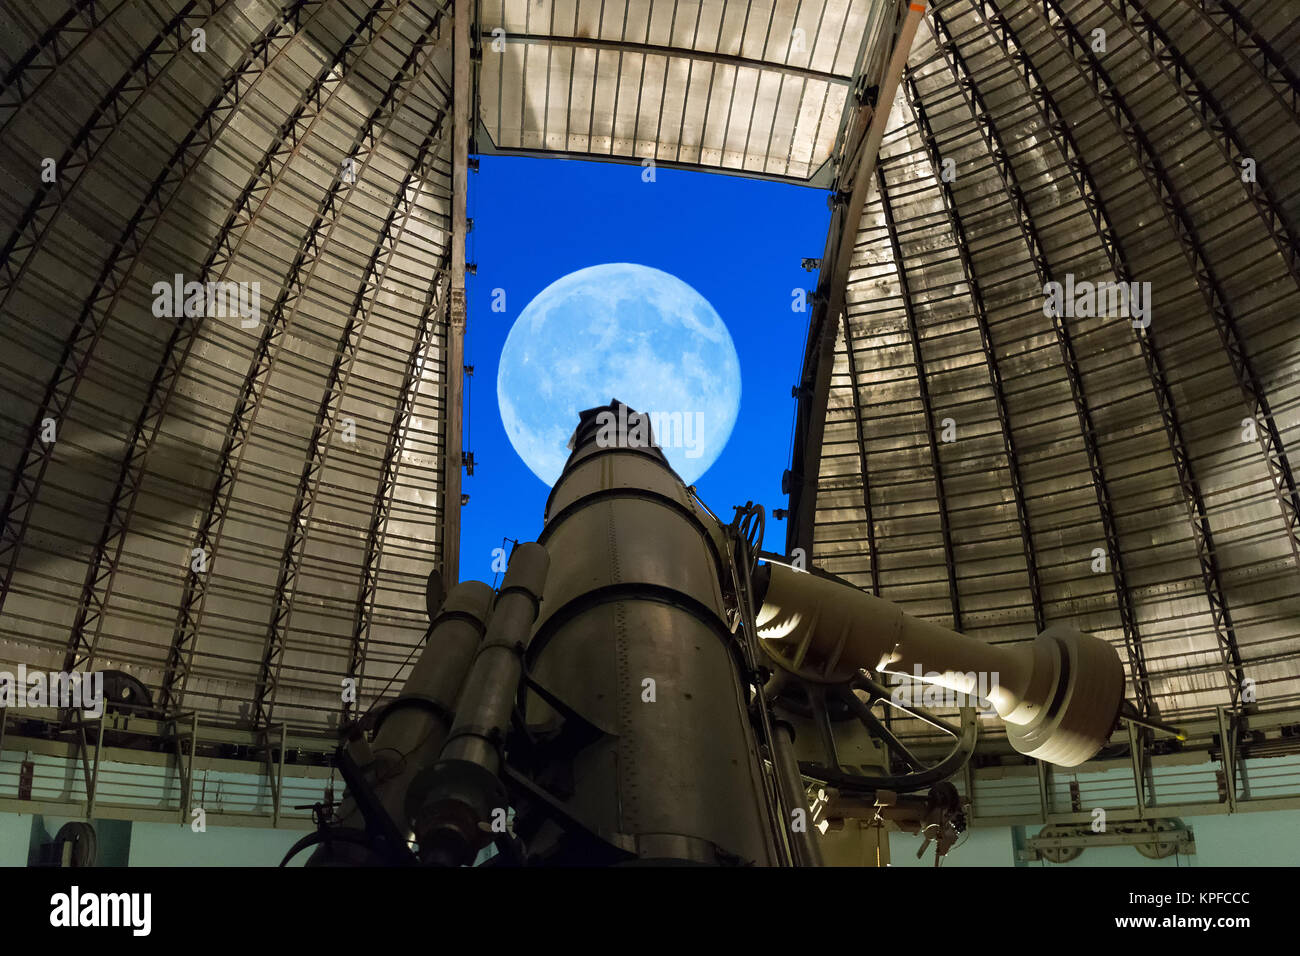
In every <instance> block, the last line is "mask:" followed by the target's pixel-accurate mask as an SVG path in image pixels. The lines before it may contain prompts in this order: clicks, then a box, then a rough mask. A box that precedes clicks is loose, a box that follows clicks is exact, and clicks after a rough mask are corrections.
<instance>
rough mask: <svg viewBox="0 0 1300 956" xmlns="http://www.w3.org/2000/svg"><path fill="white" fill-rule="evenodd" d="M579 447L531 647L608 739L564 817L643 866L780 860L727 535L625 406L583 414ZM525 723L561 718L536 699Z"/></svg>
mask: <svg viewBox="0 0 1300 956" xmlns="http://www.w3.org/2000/svg"><path fill="white" fill-rule="evenodd" d="M571 447H572V449H573V450H572V454H571V455H570V457H569V461H568V463H567V464H566V465H565V468H564V472H563V473H562V474H561V476H560V479H559V481H558V482H556V485H555V487H554V489H553V490H552V492H551V497H550V500H549V501H548V502H547V508H546V527H545V530H544V531H543V532H542V535H541V537H540V539H539V540H540V541H541V542H542V543H544V544H545V545H546V550H547V551H548V552H549V553H550V555H551V568H550V574H549V576H548V577H547V579H546V593H545V597H544V599H543V601H542V613H541V615H540V617H539V618H538V621H537V627H536V630H535V631H534V634H533V639H532V642H531V644H530V645H529V647H528V652H527V659H528V662H529V668H530V671H531V673H532V674H533V676H534V677H535V678H536V680H537V681H538V683H539V684H540V685H541V686H542V687H544V688H546V689H547V690H548V691H549V692H550V693H551V694H553V695H555V696H556V697H557V698H558V699H559V700H561V701H563V702H564V703H565V704H566V705H567V706H568V707H569V708H571V709H572V710H574V711H576V712H577V713H578V714H581V715H582V716H583V717H585V718H586V719H587V720H588V721H590V722H591V723H592V724H594V725H595V726H597V727H599V728H601V729H603V730H604V731H605V732H606V736H605V737H604V738H603V739H601V740H599V741H597V742H596V743H595V744H592V745H591V746H589V747H587V748H586V749H585V750H583V751H582V752H580V753H579V754H578V755H577V756H576V757H575V758H574V764H573V779H572V784H571V787H570V788H569V789H571V792H572V797H571V798H570V799H569V801H568V806H569V809H570V811H571V812H572V813H573V814H574V815H575V816H576V817H577V818H579V819H581V820H582V821H583V822H584V823H585V824H586V825H587V826H588V827H589V828H590V829H591V830H592V831H594V832H596V833H599V834H601V835H602V837H604V838H605V839H606V840H607V841H609V842H611V843H614V844H615V845H618V846H620V847H622V848H623V849H624V850H626V851H628V852H630V853H632V854H634V855H635V856H636V857H637V858H639V859H640V860H645V861H651V860H653V861H659V862H694V863H706V864H708V863H742V864H743V863H757V864H760V865H770V864H772V863H774V862H775V858H774V852H773V851H772V849H771V847H770V837H769V834H770V833H771V832H772V827H771V821H770V820H769V819H768V814H767V810H766V805H765V804H764V802H763V800H762V797H761V796H760V795H761V793H762V783H761V778H760V776H759V774H760V772H761V771H760V768H759V766H758V762H757V760H756V758H755V751H756V746H755V742H754V739H753V736H752V734H751V731H750V727H749V720H748V716H747V712H746V703H745V697H744V694H743V691H742V687H741V685H740V679H739V672H738V669H737V666H736V663H735V660H734V658H733V656H732V651H731V642H732V640H733V638H732V636H731V634H730V631H729V629H728V627H727V626H726V624H725V623H724V620H723V607H724V605H723V597H722V591H721V586H720V584H719V551H718V549H719V547H721V544H720V540H719V539H720V529H718V528H717V523H716V521H714V520H713V519H712V518H710V517H708V516H707V515H703V514H701V513H700V512H699V511H698V510H697V506H696V505H695V503H694V502H693V501H692V499H691V496H690V495H689V494H688V492H687V491H686V489H685V487H684V486H683V485H682V482H681V479H680V478H678V477H677V475H676V474H675V473H674V472H673V470H672V468H671V467H669V465H668V462H667V460H666V459H665V458H664V455H663V452H662V451H660V449H659V448H658V447H655V445H654V444H653V438H652V437H651V436H650V435H649V423H648V420H645V419H643V418H642V416H640V415H638V414H637V413H636V412H632V411H630V410H629V409H628V408H627V407H626V406H620V404H619V403H618V402H614V403H613V404H611V405H609V406H606V407H603V408H595V409H590V410H588V411H585V412H583V413H582V417H581V422H580V424H579V426H578V428H577V430H576V431H575V433H574V436H573V441H572V443H571ZM715 535H717V537H715ZM526 719H527V721H528V723H529V725H530V726H532V727H534V728H535V729H536V730H537V731H538V732H545V731H546V729H547V728H548V727H550V728H554V727H555V726H557V725H558V722H559V720H560V718H559V715H557V714H556V712H555V711H554V710H553V709H552V708H551V707H549V706H548V705H546V704H545V703H544V702H543V701H541V700H540V699H539V698H538V697H537V696H536V695H530V697H529V701H528V707H527V713H526Z"/></svg>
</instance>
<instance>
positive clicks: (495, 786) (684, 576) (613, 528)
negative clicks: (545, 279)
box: [290, 400, 1124, 866]
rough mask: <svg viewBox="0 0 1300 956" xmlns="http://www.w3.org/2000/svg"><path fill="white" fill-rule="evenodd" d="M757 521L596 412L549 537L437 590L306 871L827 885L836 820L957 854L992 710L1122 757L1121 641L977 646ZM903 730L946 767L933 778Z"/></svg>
mask: <svg viewBox="0 0 1300 956" xmlns="http://www.w3.org/2000/svg"><path fill="white" fill-rule="evenodd" d="M764 520H765V516H764V514H763V510H762V509H761V508H760V507H757V506H754V505H753V504H752V503H749V504H746V505H744V506H740V507H738V508H737V509H736V515H735V517H734V519H733V520H732V521H731V522H730V523H726V524H724V523H723V521H722V520H721V519H720V518H718V517H717V516H716V515H715V514H714V513H713V512H712V511H711V510H709V508H708V507H707V506H706V505H705V504H704V503H703V502H702V501H701V500H700V499H699V498H698V497H697V496H696V494H695V491H694V489H693V488H688V487H687V486H686V485H684V484H683V482H682V481H681V479H680V478H679V477H678V476H677V474H676V473H675V472H674V471H673V469H672V468H671V466H670V465H669V463H668V460H667V459H666V457H665V456H664V454H663V452H662V450H661V449H660V448H659V447H658V446H657V445H656V443H655V441H654V437H653V433H652V431H651V429H650V427H649V422H648V416H645V415H642V414H640V413H637V412H635V411H632V410H630V409H628V408H627V407H626V406H625V405H623V404H622V403H621V402H619V401H617V400H612V401H611V403H610V404H609V405H606V406H601V407H599V408H593V409H588V410H587V411H584V412H582V413H581V415H580V418H579V422H578V424H577V427H576V430H575V431H574V433H573V437H572V438H571V440H570V455H569V458H568V461H567V463H566V465H565V468H564V470H563V472H562V473H561V475H560V478H559V480H558V481H557V482H556V484H555V486H554V487H553V489H552V491H551V493H550V497H549V498H548V500H547V504H546V512H545V525H544V528H543V530H542V532H541V535H540V536H539V538H538V540H537V541H536V542H529V543H524V544H519V545H517V546H516V547H515V549H514V551H513V553H512V554H511V556H510V561H509V565H508V568H507V570H506V572H505V577H504V579H503V581H502V584H501V587H500V589H499V590H497V591H496V592H495V593H494V592H493V590H492V588H491V587H489V586H488V585H487V584H484V583H481V582H476V581H467V582H462V583H459V584H455V585H454V586H453V587H451V588H450V589H449V590H448V592H447V593H446V595H445V598H442V599H441V600H438V598H437V595H438V594H439V592H440V588H438V587H436V586H434V587H431V594H433V595H435V597H434V598H432V599H431V600H430V605H431V607H430V612H431V617H432V619H431V623H430V628H429V630H428V632H427V637H426V641H425V643H424V646H423V648H422V651H421V653H420V656H419V658H418V660H417V661H416V663H415V665H414V667H413V668H412V671H411V673H410V676H409V678H408V679H407V681H406V683H405V685H404V686H403V688H402V690H401V693H400V694H399V695H398V697H397V698H396V699H394V700H393V701H392V702H390V703H388V704H387V706H385V707H384V708H383V709H382V711H380V713H379V714H378V716H377V718H376V720H375V721H374V723H373V725H372V726H371V727H370V728H369V735H367V733H365V732H363V731H362V730H361V728H360V727H356V726H354V727H353V728H351V729H350V731H348V733H347V739H346V740H345V741H344V743H343V744H341V746H340V750H339V754H338V759H337V765H338V767H339V769H340V771H341V772H342V773H343V776H344V778H345V780H346V781H347V785H348V790H347V796H346V799H345V801H344V802H343V804H342V806H341V807H340V808H339V810H338V813H337V815H336V817H335V818H334V819H331V820H328V821H322V825H321V828H320V830H319V831H318V832H317V833H315V834H312V835H311V836H309V837H307V838H305V839H304V840H303V841H300V843H299V845H298V846H297V847H295V848H294V850H292V851H291V852H290V855H291V856H292V855H294V854H295V853H297V852H299V851H300V850H302V849H306V848H307V847H313V846H314V847H315V850H314V853H313V855H312V857H311V859H310V861H309V862H310V865H317V866H344V865H360V864H366V865H374V864H391V865H428V866H466V865H474V864H476V863H478V864H479V865H494V866H502V865H566V864H584V865H628V864H702V865H758V866H791V865H806V866H814V865H821V864H823V863H824V862H826V857H827V854H826V852H825V850H826V846H827V845H829V844H828V841H830V840H831V839H832V837H833V835H832V834H829V833H828V832H827V831H828V830H830V829H831V827H830V826H829V822H830V821H829V819H828V817H827V816H826V811H827V808H828V807H830V806H832V805H839V806H841V807H843V806H856V807H858V808H859V809H858V810H857V811H856V812H857V813H859V814H860V815H864V817H865V818H870V819H871V820H874V821H875V822H877V823H881V824H883V823H884V822H885V821H888V822H890V823H891V824H894V825H896V826H897V827H899V828H900V829H903V830H910V831H911V832H916V833H924V834H927V844H928V840H929V839H930V838H934V837H935V834H938V840H939V851H940V852H943V851H944V850H946V848H947V846H950V845H951V843H952V838H953V837H954V836H955V834H956V833H959V832H961V830H962V828H963V826H964V820H963V814H962V810H961V801H960V797H959V795H958V794H957V792H956V789H955V787H954V786H953V785H952V784H951V783H949V782H948V781H949V778H951V777H953V776H954V775H956V774H958V773H959V772H960V771H961V770H962V769H963V768H964V767H965V765H966V764H967V762H968V761H969V760H970V759H971V756H972V754H973V752H974V748H975V743H976V739H977V735H978V730H979V725H980V719H979V717H978V716H977V714H976V712H977V711H978V710H980V709H983V710H984V711H986V712H988V713H989V714H990V715H991V714H992V713H994V712H995V713H996V715H997V717H998V718H1000V720H1001V722H1002V723H1003V725H1004V726H1005V730H1006V735H1007V739H1008V740H1009V742H1010V744H1011V746H1012V747H1014V748H1015V749H1016V750H1017V751H1019V752H1020V753H1022V754H1024V755H1025V756H1026V757H1032V758H1035V759H1038V760H1042V761H1046V762H1050V763H1053V764H1058V765H1061V766H1067V767H1070V766H1077V765H1078V764H1080V763H1082V762H1084V761H1086V760H1088V759H1090V758H1091V757H1092V756H1094V755H1095V754H1096V753H1097V752H1098V750H1099V749H1100V748H1101V747H1102V746H1103V745H1104V744H1105V743H1106V741H1107V739H1108V738H1109V736H1110V734H1111V733H1112V731H1113V730H1114V728H1115V726H1116V725H1117V723H1118V720H1119V718H1120V711H1121V706H1122V704H1123V703H1124V672H1123V668H1122V666H1121V664H1120V660H1119V657H1118V655H1117V653H1116V651H1115V649H1114V648H1113V647H1111V645H1109V644H1108V643H1106V642H1105V641H1103V640H1101V639H1099V638H1097V637H1094V636H1092V635H1089V634H1086V633H1083V632H1081V631H1078V630H1075V629H1073V628H1070V627H1068V626H1067V625H1066V624H1064V623H1056V624H1053V625H1051V626H1049V627H1048V628H1047V629H1046V630H1044V631H1043V632H1042V633H1041V634H1040V635H1039V636H1038V637H1037V638H1036V639H1035V640H1033V641H1031V642H1027V643H1019V644H1015V645H997V644H993V643H989V642H986V641H983V640H980V639H976V638H972V637H967V636H964V635H962V634H959V633H957V632H955V631H952V630H949V629H947V628H944V627H941V626H939V625H937V624H935V623H933V622H930V621H923V620H919V619H917V618H915V617H912V616H910V615H908V614H906V613H905V612H904V611H903V610H901V609H900V608H899V607H898V606H897V605H895V604H892V603H890V602H888V601H885V600H882V599H880V598H878V597H876V596H874V595H871V594H868V593H865V592H863V591H861V590H859V589H858V588H856V587H853V586H852V585H850V584H848V583H846V582H843V581H840V580H838V579H836V578H834V577H833V576H831V575H827V574H825V573H822V572H819V571H818V570H816V569H815V568H803V567H801V566H800V562H799V561H794V560H790V559H789V558H787V557H785V556H779V555H770V554H767V553H766V552H762V547H761V546H762V535H763V525H764ZM889 677H892V678H893V679H894V680H895V681H896V684H895V689H894V691H890V690H889V689H888V688H887V687H886V686H885V685H884V684H882V683H881V681H882V680H884V679H887V678H889ZM904 677H906V678H909V679H910V678H913V677H919V679H920V681H921V683H922V684H924V685H925V686H926V687H927V688H933V689H935V690H936V691H939V692H942V693H943V694H945V695H948V696H951V695H957V697H958V699H959V700H961V704H960V705H959V707H958V710H959V711H960V715H961V716H960V719H959V720H958V722H956V723H954V722H953V721H952V720H950V719H945V718H944V717H941V716H938V715H936V714H933V713H930V712H928V711H927V710H926V709H925V707H923V706H915V705H914V703H913V702H909V701H907V700H901V699H900V695H899V694H898V693H897V691H898V688H899V686H900V685H899V684H898V683H897V681H899V680H901V679H902V678H904ZM906 686H908V687H909V688H910V687H911V685H910V684H907V685H906ZM912 697H913V700H915V699H918V698H922V695H921V694H920V693H914V694H913V695H912ZM945 699H947V698H946V697H945ZM891 711H897V712H899V713H900V716H901V717H902V718H904V719H911V720H913V721H917V720H919V721H921V722H922V725H923V726H926V727H928V728H930V729H931V730H933V731H934V732H937V733H938V734H940V735H941V736H947V737H949V738H951V741H952V743H951V748H950V750H949V751H948V752H947V753H946V755H944V754H941V755H940V757H939V759H937V760H935V761H932V762H931V761H927V760H925V759H923V758H922V756H921V755H920V754H919V748H917V747H915V745H912V744H908V743H907V742H906V741H904V740H902V739H901V738H900V737H899V735H898V734H895V733H894V732H893V730H891V729H890V720H889V717H888V714H889V713H890V712H891ZM837 728H838V729H837ZM846 728H848V729H846Z"/></svg>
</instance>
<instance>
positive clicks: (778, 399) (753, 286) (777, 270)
mask: <svg viewBox="0 0 1300 956" xmlns="http://www.w3.org/2000/svg"><path fill="white" fill-rule="evenodd" d="M642 172H643V170H642V168H641V167H640V166H629V165H619V164H607V163H585V162H576V161H570V160H558V159H526V158H521V157H491V156H485V157H483V158H482V159H481V160H480V168H479V172H478V173H477V174H475V173H471V174H470V192H469V215H470V217H471V218H472V219H473V220H474V229H473V231H472V232H471V233H470V235H469V248H468V258H469V259H470V261H471V262H475V263H477V265H478V274H477V275H473V276H467V277H466V284H467V287H468V295H469V330H468V335H467V337H466V343H465V355H466V358H465V361H466V363H467V364H470V365H473V366H474V376H473V379H472V381H471V382H469V383H468V387H467V401H468V403H469V412H468V415H467V428H468V433H467V436H466V437H467V442H466V446H465V447H466V448H467V449H468V450H470V451H473V452H474V458H475V462H476V467H475V472H474V476H473V477H469V476H466V477H464V479H463V482H464V489H463V490H464V491H465V492H466V493H468V494H469V495H470V503H469V504H468V505H467V506H466V507H465V508H464V510H463V512H462V518H461V522H462V530H461V564H460V568H461V570H460V576H461V578H462V579H471V578H477V579H480V580H486V581H492V580H493V572H492V549H493V548H497V547H500V546H501V542H502V538H503V537H509V538H515V539H518V540H520V541H527V540H532V539H534V538H536V536H537V535H538V534H539V533H540V532H541V529H542V513H543V510H544V508H545V506H546V496H547V494H548V493H549V492H550V489H549V488H547V487H546V486H545V485H544V484H542V482H541V481H540V480H539V479H538V478H537V477H536V476H534V475H533V473H532V472H531V471H529V469H528V466H527V465H525V464H524V463H523V461H522V459H520V458H519V456H518V455H517V454H516V453H515V450H514V448H513V447H512V446H511V444H510V439H509V438H507V437H506V433H505V428H504V427H503V426H502V424H501V415H500V412H499V410H498V408H497V399H496V381H497V363H498V361H499V359H500V356H501V348H502V346H503V345H504V344H505V340H506V336H507V335H508V334H509V332H510V328H511V326H513V325H514V322H515V320H516V319H517V318H518V317H519V313H520V312H522V311H523V309H524V307H525V306H526V305H527V304H528V303H529V302H530V301H531V300H532V298H533V296H535V295H536V294H537V293H538V292H540V291H541V290H542V289H544V288H546V286H548V285H550V284H551V283H552V282H554V281H555V280H556V279H558V278H560V277H561V276H564V275H567V274H568V273H570V272H573V271H574V270H576V269H582V268H584V267H586V266H592V265H597V264H600V263H603V262H635V263H640V264H641V265H647V266H652V267H654V268H656V269H662V270H663V271H665V272H669V273H671V274H673V275H675V276H677V277H678V278H679V279H681V280H682V281H683V282H686V283H688V284H689V285H691V286H693V287H694V288H695V289H696V290H697V291H698V292H699V293H700V294H701V295H703V296H704V297H705V298H706V299H708V300H709V302H710V304H712V306H713V307H714V309H716V310H717V312H718V314H719V315H720V316H722V319H723V321H724V322H726V324H727V328H728V329H729V330H730V331H731V337H732V340H733V341H734V342H735V344H736V352H737V354H738V355H739V357H740V374H741V404H740V414H739V417H738V418H737V421H736V427H735V430H734V431H733V432H732V434H731V439H730V440H729V441H728V443H727V446H726V448H725V449H724V450H723V452H722V454H721V456H720V457H719V458H718V460H717V461H716V462H715V463H714V465H713V467H711V468H710V469H709V470H708V471H707V472H706V473H705V474H704V476H703V477H702V478H700V480H699V481H698V482H696V486H697V487H698V488H699V490H700V494H701V496H702V497H703V498H704V500H705V502H706V503H707V504H708V505H709V507H710V508H712V509H713V510H714V511H715V512H716V513H717V514H718V516H719V517H721V518H723V519H724V520H730V518H731V516H732V510H731V507H732V505H736V504H743V503H744V502H745V501H747V500H749V499H753V500H754V501H756V502H758V503H760V504H762V505H765V506H766V507H767V509H768V511H769V512H770V511H771V509H772V508H780V507H785V497H784V496H783V495H782V494H781V472H782V471H783V470H784V469H785V468H787V467H788V466H789V457H790V435H791V428H792V425H793V422H794V399H793V398H791V397H790V387H791V386H792V385H793V384H794V383H795V381H796V380H797V379H798V375H799V367H800V363H801V361H802V358H803V346H804V337H805V335H806V333H807V327H808V317H809V313H808V312H804V313H798V312H793V311H791V308H790V303H791V290H792V289H796V288H807V287H809V286H811V285H813V284H814V283H815V278H816V277H815V274H810V273H807V272H804V271H803V269H802V268H800V260H801V259H802V258H804V257H812V258H815V257H817V256H820V255H821V253H822V247H823V245H824V243H825V239H826V227H827V224H828V222H829V217H830V214H829V212H828V211H827V207H826V193H825V192H824V191H822V190H817V189H808V188H804V187H800V186H787V185H783V184H779V183H769V182H760V181H756V180H748V179H740V178H737V177H734V176H721V175H712V174H706V173H692V172H682V171H678V170H671V169H662V168H660V169H656V170H655V181H654V182H643V181H642ZM498 288H499V289H504V290H505V292H506V311H505V312H504V313H502V312H493V311H492V308H491V306H492V295H493V290H494V289H498ZM574 424H575V425H576V424H577V423H576V422H575V423H574ZM784 543H785V523H784V522H775V521H772V520H771V518H770V515H769V521H768V532H767V546H768V547H769V548H770V549H771V550H777V551H780V550H783V549H784ZM508 547H509V546H508V545H507V549H508Z"/></svg>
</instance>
